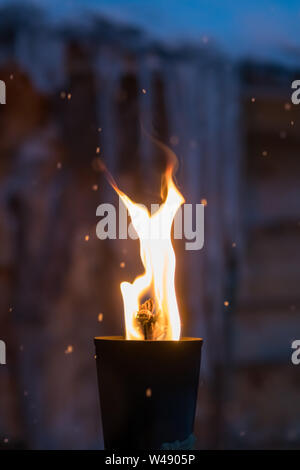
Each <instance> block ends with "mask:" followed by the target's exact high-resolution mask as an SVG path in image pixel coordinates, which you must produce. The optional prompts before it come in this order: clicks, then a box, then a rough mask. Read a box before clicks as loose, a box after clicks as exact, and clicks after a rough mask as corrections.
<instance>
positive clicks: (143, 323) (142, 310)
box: [136, 299, 158, 339]
mask: <svg viewBox="0 0 300 470" xmlns="http://www.w3.org/2000/svg"><path fill="white" fill-rule="evenodd" d="M154 309H155V305H154V302H153V300H152V299H148V300H146V302H144V303H143V304H142V305H140V307H139V311H138V312H137V314H136V320H137V322H138V323H139V325H140V329H141V330H142V333H143V335H144V339H155V338H154V337H153V336H154V334H153V333H154V328H153V327H154V324H155V322H156V320H157V316H158V315H157V314H155V313H154Z"/></svg>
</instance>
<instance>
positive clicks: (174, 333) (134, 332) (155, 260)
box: [110, 165, 184, 340]
mask: <svg viewBox="0 0 300 470" xmlns="http://www.w3.org/2000/svg"><path fill="white" fill-rule="evenodd" d="M165 182H166V189H167V195H166V198H165V200H164V202H163V203H162V204H161V206H160V207H159V209H158V210H157V211H156V212H155V213H154V214H152V215H150V213H149V211H148V209H147V208H146V207H144V206H142V205H140V204H137V203H135V202H133V201H132V200H131V199H130V198H129V197H128V196H127V195H126V194H124V193H123V192H122V191H121V190H120V189H119V188H118V187H117V185H116V184H115V182H114V181H113V180H112V178H110V183H111V184H112V186H113V188H114V189H115V191H116V192H117V193H118V194H119V196H120V198H121V199H122V201H123V203H124V204H125V206H126V208H127V210H128V212H129V215H130V217H131V221H132V225H133V227H134V229H135V231H136V233H137V235H138V237H139V240H140V256H141V260H142V262H143V265H144V268H145V272H144V274H142V275H141V276H139V277H137V278H136V279H135V280H134V282H133V283H130V282H122V283H121V285H120V287H121V292H122V296H123V303H124V313H125V327H126V339H129V340H141V339H144V338H143V335H142V333H141V331H140V329H139V328H138V327H137V322H136V315H137V312H138V310H139V306H140V304H141V303H142V298H143V296H145V295H146V293H148V292H151V293H152V297H153V299H154V303H155V305H156V310H157V311H159V315H158V320H157V323H158V325H157V326H156V331H158V333H157V337H156V339H163V340H178V339H179V338H180V329H181V327H180V316H179V311H178V305H177V299H176V292H175V264H176V259H175V253H174V249H173V246H172V241H171V229H172V223H173V220H174V217H175V214H176V212H177V210H178V209H179V207H180V206H181V205H182V204H183V203H184V198H183V196H182V194H181V193H180V192H179V191H178V189H177V188H176V186H175V184H174V181H173V165H169V166H168V167H167V170H166V173H165Z"/></svg>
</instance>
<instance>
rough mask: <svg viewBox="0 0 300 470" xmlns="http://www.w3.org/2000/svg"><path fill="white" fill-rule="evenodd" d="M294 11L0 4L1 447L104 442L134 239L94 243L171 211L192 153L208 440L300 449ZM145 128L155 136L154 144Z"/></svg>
mask: <svg viewBox="0 0 300 470" xmlns="http://www.w3.org/2000/svg"><path fill="white" fill-rule="evenodd" d="M299 20H300V6H299V3H298V2H296V1H292V0H286V1H284V0H281V1H279V0H277V1H266V0H265V1H251V2H250V1H245V2H242V3H240V4H238V3H237V2H235V1H230V0H229V1H225V2H224V1H223V2H221V1H217V0H210V1H204V0H203V1H200V0H199V1H195V0H190V1H187V2H180V1H179V0H172V1H171V0H165V1H164V2H159V1H158V0H152V1H151V2H146V1H130V0H111V1H108V0H103V1H101V2H100V1H96V0H89V1H85V2H83V1H79V0H78V1H75V0H74V1H60V2H58V1H51V2H50V0H49V1H46V0H45V1H35V2H29V1H19V2H18V3H15V2H12V1H5V0H0V79H1V80H3V81H5V83H6V90H7V97H6V104H5V105H0V156H1V158H0V214H1V225H0V246H1V249H0V278H1V281H0V292H1V295H0V338H1V339H2V340H4V341H5V342H6V345H7V365H5V366H4V365H2V366H0V448H13V449H16V448H29V449H101V448H102V446H103V443H102V436H101V425H100V423H101V421H100V420H101V416H100V409H99V402H98V389H97V382H96V368H95V363H94V346H93V337H94V336H96V335H113V334H117V335H118V334H122V333H123V331H124V320H123V306H122V300H121V294H120V290H119V283H120V282H121V281H123V280H133V279H134V278H135V276H136V275H137V274H139V273H141V269H142V267H141V264H140V260H139V255H138V244H137V242H134V241H132V240H119V241H117V240H104V241H100V240H99V239H97V237H96V224H97V222H98V220H99V218H98V217H96V208H97V206H98V205H99V204H101V203H103V202H112V203H114V204H118V200H117V197H116V195H115V194H114V191H113V190H112V189H111V188H110V187H109V185H108V183H107V182H106V181H105V179H104V177H103V175H102V173H101V171H100V165H99V157H101V158H103V160H104V161H105V162H106V164H107V166H108V167H109V169H110V170H111V172H112V173H113V175H114V176H115V178H116V180H117V181H118V183H119V186H120V187H121V188H122V189H124V191H126V192H127V193H128V194H129V195H130V196H131V197H133V198H134V199H135V200H136V201H139V202H144V203H149V202H158V201H159V186H160V177H161V173H162V172H163V169H164V165H165V156H164V155H163V154H162V153H161V152H159V151H158V149H157V148H156V147H155V145H153V143H152V142H151V140H150V139H149V137H148V136H147V133H148V134H150V135H153V136H155V137H156V138H158V139H160V140H161V141H162V142H164V143H166V144H167V145H168V146H169V147H170V148H171V149H172V150H173V151H174V152H175V153H176V155H177V156H178V160H179V171H178V174H177V178H178V184H179V188H180V190H181V192H182V193H183V194H184V196H185V198H186V201H187V202H189V203H197V202H198V203H200V202H202V203H204V204H205V206H206V207H205V245H204V248H203V249H202V250H201V251H185V250H184V242H183V241H178V240H177V241H176V243H175V250H176V254H177V273H176V286H177V294H178V300H179V305H180V311H181V317H182V323H183V334H184V335H192V336H201V337H203V338H204V340H205V346H204V351H203V352H204V354H203V361H202V366H201V367H202V369H201V382H200V389H199V400H198V409H197V416H196V435H197V448H200V449H205V448H209V449H218V448H237V449H249V448H297V447H300V401H299V388H300V374H299V372H300V369H299V370H298V369H297V366H294V365H293V364H292V362H291V352H292V350H291V343H292V341H293V340H294V339H300V317H299V308H300V302H299V300H300V297H299V281H300V268H299V266H300V251H299V231H300V215H299V203H300V192H299V169H300V161H299V126H300V107H297V106H295V105H293V104H292V103H291V99H290V97H291V83H292V81H293V80H294V79H300V62H299V60H300V36H299V33H298V30H299ZM143 129H145V131H146V132H143Z"/></svg>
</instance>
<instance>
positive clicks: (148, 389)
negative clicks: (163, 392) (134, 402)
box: [146, 388, 152, 398]
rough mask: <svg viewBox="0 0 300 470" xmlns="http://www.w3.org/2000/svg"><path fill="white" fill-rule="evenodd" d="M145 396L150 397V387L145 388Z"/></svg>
mask: <svg viewBox="0 0 300 470" xmlns="http://www.w3.org/2000/svg"><path fill="white" fill-rule="evenodd" d="M146 397H147V398H150V397H152V390H151V388H147V390H146Z"/></svg>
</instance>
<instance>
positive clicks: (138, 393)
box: [95, 336, 203, 450]
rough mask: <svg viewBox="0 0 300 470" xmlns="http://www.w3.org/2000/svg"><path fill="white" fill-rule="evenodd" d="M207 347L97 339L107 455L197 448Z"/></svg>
mask: <svg viewBox="0 0 300 470" xmlns="http://www.w3.org/2000/svg"><path fill="white" fill-rule="evenodd" d="M202 343H203V341H202V339H200V338H182V339H180V340H179V341H151V340H145V341H131V340H125V339H124V338H123V337H118V336H112V337H97V338H95V346H96V364H97V373H98V384H99V393H100V405H101V414H102V425H103V435H104V446H105V449H107V450H122V449H124V450H125V449H126V450H129V449H133V450H142V449H144V450H148V449H149V450H151V449H172V448H177V449H184V448H185V449H187V448H189V447H191V446H192V444H193V428H194V419H195V410H196V400H197V389H198V382H199V370H200V360H201V347H202Z"/></svg>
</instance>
